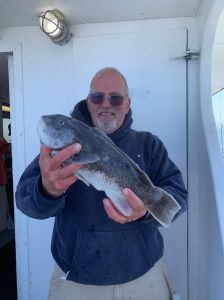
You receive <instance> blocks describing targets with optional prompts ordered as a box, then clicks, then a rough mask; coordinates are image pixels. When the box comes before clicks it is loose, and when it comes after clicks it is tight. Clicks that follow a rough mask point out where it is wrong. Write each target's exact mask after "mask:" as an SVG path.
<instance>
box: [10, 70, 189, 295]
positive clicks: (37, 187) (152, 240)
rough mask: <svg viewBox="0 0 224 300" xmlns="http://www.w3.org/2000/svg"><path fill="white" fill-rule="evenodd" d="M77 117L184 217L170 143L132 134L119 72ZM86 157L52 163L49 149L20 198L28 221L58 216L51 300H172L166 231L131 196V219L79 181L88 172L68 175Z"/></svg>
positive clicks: (104, 73) (102, 74)
mask: <svg viewBox="0 0 224 300" xmlns="http://www.w3.org/2000/svg"><path fill="white" fill-rule="evenodd" d="M72 117H74V118H76V119H79V120H80V121H83V122H85V123H86V124H88V125H90V126H95V127H97V128H99V129H100V130H101V131H103V132H105V133H106V134H107V135H108V136H109V137H110V138H111V139H112V140H113V141H114V143H115V144H116V145H117V146H118V147H120V148H121V149H122V150H123V151H125V152H126V153H127V154H128V155H129V156H130V157H131V158H132V159H133V160H134V161H135V162H136V163H137V164H138V165H139V166H140V167H141V168H142V169H143V170H144V171H145V172H146V173H147V174H148V175H149V177H150V178H151V180H152V182H153V183H154V184H155V185H156V186H159V187H161V188H163V189H164V190H166V191H167V192H168V193H170V194H172V195H173V197H174V198H175V199H176V200H177V201H178V203H179V204H180V206H181V210H180V211H179V212H178V215H179V214H181V213H182V212H183V211H184V210H185V209H186V198H187V192H186V190H185V188H184V184H183V180H182V176H181V174H180V171H179V170H178V169H177V167H176V166H175V165H174V163H173V162H172V161H171V160H170V159H169V158H168V155H167V151H166V149H165V147H164V146H163V144H162V142H161V141H160V140H159V139H158V138H157V137H156V136H154V135H153V134H151V133H147V132H137V131H135V130H133V129H131V124H132V118H131V110H130V98H129V95H128V86H127V83H126V80H125V78H124V76H123V75H122V74H121V73H120V72H119V71H118V70H116V69H114V68H104V69H102V70H100V71H99V72H98V73H97V74H96V75H95V76H94V78H93V80H92V82H91V86H90V92H89V95H88V97H87V99H86V100H83V101H81V102H79V103H78V104H77V105H76V106H75V108H74V110H73V112H72ZM80 149H81V145H79V144H75V145H71V146H68V147H67V148H65V149H64V150H61V151H60V152H59V153H58V154H57V155H55V156H54V157H53V158H52V157H51V149H48V148H47V147H45V146H43V145H42V146H41V149H40V156H38V157H37V158H35V159H34V161H33V162H32V163H31V164H30V165H29V166H28V167H27V169H26V170H25V172H24V173H23V175H22V177H21V179H20V182H19V184H18V187H17V191H16V200H17V206H18V208H19V209H20V210H21V211H23V212H24V213H25V214H27V215H28V216H30V217H33V218H37V219H44V218H48V217H53V216H55V224H54V230H53V236H52V254H53V257H54V259H55V261H56V268H55V271H54V273H53V275H52V278H51V283H50V291H49V298H48V299H50V300H52V299H54V300H55V299H68V300H70V299H75V300H76V299H77V300H83V299H85V300H86V299H91V300H94V299H96V300H99V299H103V300H107V299H125V300H127V299H133V300H145V299H147V300H150V299H151V300H152V299H153V300H155V299H156V300H168V299H171V292H170V289H169V286H168V284H167V279H166V277H165V275H164V273H163V271H162V267H161V262H160V258H161V257H162V255H163V240H162V236H161V234H160V232H159V230H158V227H159V223H158V222H157V221H156V220H155V219H154V218H153V217H152V216H151V215H150V213H149V212H147V210H146V208H145V207H144V205H143V202H142V201H141V199H139V198H138V197H137V196H136V195H135V194H134V193H133V192H132V191H131V190H130V189H124V191H123V193H124V195H125V197H126V198H127V199H128V201H129V203H130V204H131V206H132V208H133V214H132V215H131V217H129V218H128V217H126V216H124V215H122V214H121V213H120V212H119V211H118V210H116V208H115V207H114V206H113V204H112V202H111V200H110V199H108V198H106V195H105V194H104V193H103V192H99V191H96V190H95V189H94V188H93V187H88V186H86V185H85V184H84V183H83V182H81V181H80V180H78V179H77V177H76V176H75V172H76V171H77V170H78V169H79V168H81V167H82V165H81V164H71V165H68V166H64V167H62V163H63V161H65V160H66V159H68V158H69V157H70V156H72V155H74V154H76V153H78V152H79V151H80ZM176 217H177V215H176V216H175V218H176ZM63 277H64V278H65V279H66V280H63V279H62V278H63Z"/></svg>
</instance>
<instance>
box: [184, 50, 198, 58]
mask: <svg viewBox="0 0 224 300" xmlns="http://www.w3.org/2000/svg"><path fill="white" fill-rule="evenodd" d="M184 58H186V59H199V58H200V52H199V51H192V50H187V51H186V54H185V55H184Z"/></svg>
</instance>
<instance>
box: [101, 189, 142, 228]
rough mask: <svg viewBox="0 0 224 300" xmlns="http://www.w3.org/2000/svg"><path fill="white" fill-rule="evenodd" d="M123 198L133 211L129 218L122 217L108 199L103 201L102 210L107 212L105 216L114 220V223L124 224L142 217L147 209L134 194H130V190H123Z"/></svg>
mask: <svg viewBox="0 0 224 300" xmlns="http://www.w3.org/2000/svg"><path fill="white" fill-rule="evenodd" d="M123 194H124V196H125V197H126V198H127V200H128V202H129V204H130V205H131V207H132V209H133V213H132V215H131V216H130V217H126V216H124V215H123V214H122V213H120V212H119V211H118V210H117V209H116V208H115V206H114V205H113V203H112V201H111V200H110V199H108V198H106V199H104V200H103V204H104V208H105V210H106V212H107V215H108V217H109V218H110V219H112V220H114V221H115V222H118V223H121V224H124V223H127V222H131V221H135V220H137V219H139V218H141V217H143V216H144V215H145V214H146V212H147V209H146V208H145V206H144V204H143V202H142V200H141V199H139V197H138V196H136V194H135V193H133V192H132V190H130V189H128V188H125V189H124V190H123Z"/></svg>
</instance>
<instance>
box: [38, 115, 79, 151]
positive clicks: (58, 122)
mask: <svg viewBox="0 0 224 300" xmlns="http://www.w3.org/2000/svg"><path fill="white" fill-rule="evenodd" d="M37 131H38V135H39V138H40V141H41V143H42V144H44V145H45V146H47V147H49V148H51V149H55V150H60V149H63V148H65V147H67V146H69V145H71V144H74V143H80V129H79V126H78V124H77V122H75V121H74V120H73V119H71V118H69V117H67V116H64V115H60V114H55V115H45V116H42V117H41V118H40V120H39V123H38V127H37Z"/></svg>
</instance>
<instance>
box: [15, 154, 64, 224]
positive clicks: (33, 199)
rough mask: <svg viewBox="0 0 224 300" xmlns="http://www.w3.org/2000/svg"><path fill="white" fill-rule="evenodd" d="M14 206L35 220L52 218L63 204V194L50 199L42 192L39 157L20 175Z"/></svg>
mask: <svg viewBox="0 0 224 300" xmlns="http://www.w3.org/2000/svg"><path fill="white" fill-rule="evenodd" d="M15 198H16V206H17V208H18V209H19V210H21V211H22V212H23V213H24V214H25V215H27V216H29V217H31V218H35V219H46V218H49V217H54V216H56V215H57V214H58V212H60V211H61V209H62V208H63V207H64V204H65V194H64V195H63V196H61V197H58V198H52V197H50V196H49V195H47V194H46V192H44V190H43V187H42V183H41V173H40V167H39V156H37V157H36V158H35V159H34V160H33V161H32V162H31V163H30V165H28V167H27V168H26V170H25V171H24V173H23V174H22V176H21V178H20V180H19V183H18V185H17V188H16V193H15Z"/></svg>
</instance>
